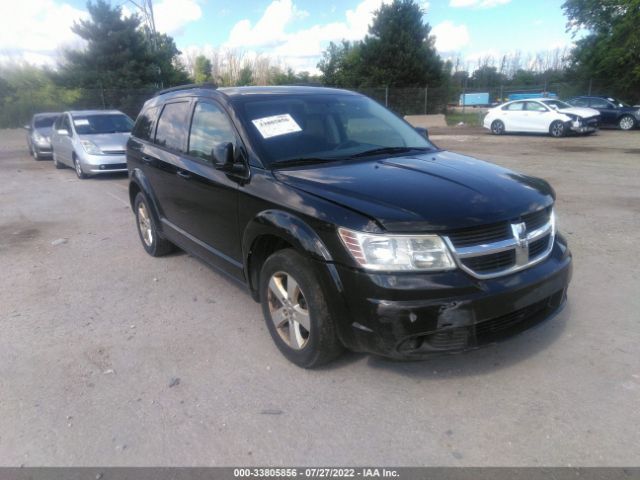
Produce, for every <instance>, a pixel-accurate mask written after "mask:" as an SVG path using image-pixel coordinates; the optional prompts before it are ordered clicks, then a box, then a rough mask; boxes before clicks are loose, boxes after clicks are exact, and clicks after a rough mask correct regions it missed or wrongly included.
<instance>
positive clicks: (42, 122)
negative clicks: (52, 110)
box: [33, 115, 58, 128]
mask: <svg viewBox="0 0 640 480" xmlns="http://www.w3.org/2000/svg"><path fill="white" fill-rule="evenodd" d="M57 118H58V115H52V116H50V117H35V118H34V119H33V127H34V128H51V127H53V124H54V123H55V121H56V119H57Z"/></svg>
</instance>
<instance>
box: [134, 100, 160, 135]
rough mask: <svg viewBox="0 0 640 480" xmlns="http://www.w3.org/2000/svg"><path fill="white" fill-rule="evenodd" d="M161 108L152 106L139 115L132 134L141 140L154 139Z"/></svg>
mask: <svg viewBox="0 0 640 480" xmlns="http://www.w3.org/2000/svg"><path fill="white" fill-rule="evenodd" d="M159 109H160V108H159V107H151V108H148V109H146V110H145V111H144V112H142V113H141V114H140V115H138V118H137V120H136V124H135V125H134V126H133V130H132V131H131V134H132V135H133V136H134V137H136V138H139V139H140V140H147V141H151V140H152V139H153V129H154V127H155V126H156V120H157V119H158V110H159Z"/></svg>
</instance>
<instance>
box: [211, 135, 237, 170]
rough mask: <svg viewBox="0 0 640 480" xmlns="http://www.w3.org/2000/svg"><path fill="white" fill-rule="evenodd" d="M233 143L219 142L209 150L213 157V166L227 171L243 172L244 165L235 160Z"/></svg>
mask: <svg viewBox="0 0 640 480" xmlns="http://www.w3.org/2000/svg"><path fill="white" fill-rule="evenodd" d="M235 150H236V149H235V147H234V145H233V143H231V142H227V143H221V144H220V145H216V146H215V147H214V148H213V150H212V151H211V156H212V157H213V166H214V167H215V168H216V169H218V170H222V171H223V172H228V173H242V172H244V165H243V164H242V163H238V162H236V161H235V158H236V151H235Z"/></svg>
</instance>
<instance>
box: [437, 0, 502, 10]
mask: <svg viewBox="0 0 640 480" xmlns="http://www.w3.org/2000/svg"><path fill="white" fill-rule="evenodd" d="M509 2H511V0H451V1H450V2H449V6H450V7H454V8H464V7H475V8H492V7H497V6H498V5H506V4H507V3H509Z"/></svg>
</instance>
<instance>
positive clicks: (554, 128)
mask: <svg viewBox="0 0 640 480" xmlns="http://www.w3.org/2000/svg"><path fill="white" fill-rule="evenodd" d="M563 134H564V125H563V124H562V122H554V123H553V125H551V135H553V136H554V137H561V136H562V135H563Z"/></svg>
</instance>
